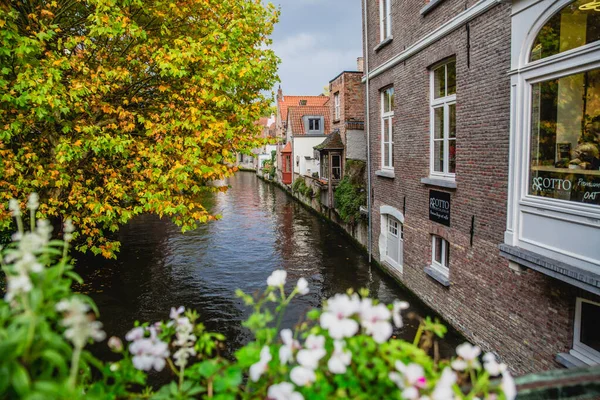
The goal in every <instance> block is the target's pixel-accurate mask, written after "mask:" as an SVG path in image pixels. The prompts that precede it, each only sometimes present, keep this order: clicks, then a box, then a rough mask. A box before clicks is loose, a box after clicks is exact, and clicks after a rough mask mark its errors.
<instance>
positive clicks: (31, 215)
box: [29, 210, 35, 232]
mask: <svg viewBox="0 0 600 400" xmlns="http://www.w3.org/2000/svg"><path fill="white" fill-rule="evenodd" d="M29 226H30V229H31V232H35V210H31V211H30V212H29Z"/></svg>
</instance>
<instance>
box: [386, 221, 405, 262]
mask: <svg viewBox="0 0 600 400" xmlns="http://www.w3.org/2000/svg"><path fill="white" fill-rule="evenodd" d="M386 220H387V240H386V247H385V257H386V261H387V262H388V263H390V264H392V265H393V266H402V252H403V242H404V226H403V225H402V223H401V222H400V221H398V220H397V219H396V218H394V217H393V216H391V215H387V219H386Z"/></svg>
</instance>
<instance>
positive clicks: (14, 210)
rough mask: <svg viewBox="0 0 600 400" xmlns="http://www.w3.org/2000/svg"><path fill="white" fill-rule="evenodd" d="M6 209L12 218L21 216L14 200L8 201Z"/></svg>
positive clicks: (17, 203) (17, 204) (19, 208)
mask: <svg viewBox="0 0 600 400" xmlns="http://www.w3.org/2000/svg"><path fill="white" fill-rule="evenodd" d="M8 209H9V210H10V212H11V214H12V216H13V217H18V216H19V215H21V207H20V206H19V202H18V201H17V200H16V199H10V200H9V201H8Z"/></svg>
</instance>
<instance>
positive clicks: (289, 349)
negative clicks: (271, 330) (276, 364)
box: [279, 329, 300, 365]
mask: <svg viewBox="0 0 600 400" xmlns="http://www.w3.org/2000/svg"><path fill="white" fill-rule="evenodd" d="M281 340H282V341H283V346H281V347H280V348H279V361H280V362H281V365H285V364H287V363H288V362H289V361H290V360H292V358H293V352H294V350H297V349H299V348H300V343H299V342H298V341H297V340H294V338H293V335H292V331H291V330H290V329H284V330H282V331H281Z"/></svg>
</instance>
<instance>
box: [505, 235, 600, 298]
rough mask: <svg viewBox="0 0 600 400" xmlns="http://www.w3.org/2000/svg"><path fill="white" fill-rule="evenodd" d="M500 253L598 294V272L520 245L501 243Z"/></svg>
mask: <svg viewBox="0 0 600 400" xmlns="http://www.w3.org/2000/svg"><path fill="white" fill-rule="evenodd" d="M499 247H500V255H501V256H502V257H504V258H507V259H508V260H510V261H513V262H515V263H517V264H519V265H522V266H523V267H526V268H530V269H533V270H535V271H537V272H540V273H542V274H544V275H548V276H550V277H552V278H555V279H558V280H560V281H563V282H566V283H568V284H570V285H573V286H576V287H579V288H581V289H584V290H587V291H588V292H591V293H595V294H597V295H600V274H597V273H595V272H592V271H587V270H584V269H581V268H579V267H576V266H574V265H570V264H567V263H564V262H561V261H558V260H554V259H552V258H549V257H546V256H543V255H541V254H537V253H535V252H533V251H530V250H525V249H522V248H520V247H516V246H510V245H507V244H501V245H500V246H499Z"/></svg>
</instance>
